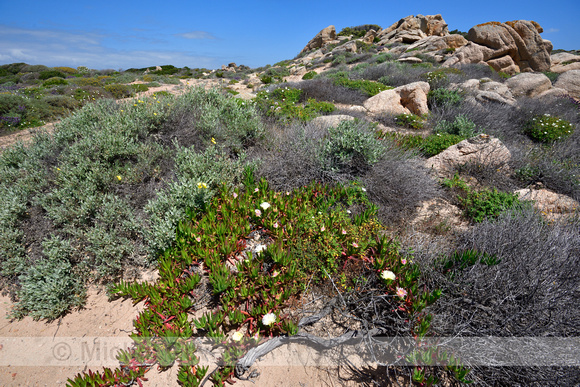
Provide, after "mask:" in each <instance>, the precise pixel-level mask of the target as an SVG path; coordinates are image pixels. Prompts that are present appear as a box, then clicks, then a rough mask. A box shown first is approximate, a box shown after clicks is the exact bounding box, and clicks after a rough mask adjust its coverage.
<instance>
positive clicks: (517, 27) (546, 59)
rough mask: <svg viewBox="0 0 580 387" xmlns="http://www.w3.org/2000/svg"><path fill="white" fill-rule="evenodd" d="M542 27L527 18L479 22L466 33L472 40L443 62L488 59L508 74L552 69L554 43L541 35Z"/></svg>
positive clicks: (455, 62)
mask: <svg viewBox="0 0 580 387" xmlns="http://www.w3.org/2000/svg"><path fill="white" fill-rule="evenodd" d="M540 31H543V29H542V27H541V26H540V25H539V24H538V23H536V22H534V21H528V20H516V21H510V22H506V23H499V22H489V23H484V24H479V25H477V26H474V27H472V28H471V29H470V30H469V32H468V33H467V39H468V40H469V41H470V43H468V44H467V45H465V46H463V47H461V48H460V49H458V50H457V51H456V52H455V54H454V55H453V56H452V57H451V58H449V59H447V60H446V61H445V63H444V65H445V66H453V65H455V64H463V63H481V62H486V63H487V64H489V65H490V66H492V67H493V68H494V69H495V70H496V71H503V72H506V73H508V74H515V73H517V72H530V71H538V72H543V71H549V69H550V67H551V58H550V52H551V51H552V43H551V42H550V41H549V40H545V39H542V37H541V36H540ZM507 57H509V58H510V59H511V60H510V59H508V58H507Z"/></svg>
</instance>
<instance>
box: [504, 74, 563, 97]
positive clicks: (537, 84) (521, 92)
mask: <svg viewBox="0 0 580 387" xmlns="http://www.w3.org/2000/svg"><path fill="white" fill-rule="evenodd" d="M505 85H506V86H507V87H508V88H509V89H510V90H511V92H512V94H513V95H514V96H515V97H521V96H526V97H535V96H537V95H539V94H541V93H543V92H544V91H546V90H549V89H551V88H552V82H551V81H550V79H549V78H548V77H547V76H545V75H544V74H533V73H522V74H518V75H515V76H513V77H511V78H509V79H508V80H506V81H505Z"/></svg>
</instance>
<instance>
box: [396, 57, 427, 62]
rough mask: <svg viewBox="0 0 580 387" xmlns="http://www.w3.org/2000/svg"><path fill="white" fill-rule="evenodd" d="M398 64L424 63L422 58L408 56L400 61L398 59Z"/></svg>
mask: <svg viewBox="0 0 580 387" xmlns="http://www.w3.org/2000/svg"><path fill="white" fill-rule="evenodd" d="M397 62H401V63H423V61H422V60H421V59H420V58H417V57H414V56H407V57H403V58H399V59H397Z"/></svg>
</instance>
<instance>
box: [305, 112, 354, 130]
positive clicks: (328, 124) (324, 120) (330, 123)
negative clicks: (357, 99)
mask: <svg viewBox="0 0 580 387" xmlns="http://www.w3.org/2000/svg"><path fill="white" fill-rule="evenodd" d="M352 120H354V117H352V116H347V115H346V114H337V115H334V116H320V117H316V118H315V119H313V120H312V121H310V124H311V125H314V126H316V127H317V128H320V129H327V128H332V127H337V126H338V125H339V124H340V123H341V122H342V121H352Z"/></svg>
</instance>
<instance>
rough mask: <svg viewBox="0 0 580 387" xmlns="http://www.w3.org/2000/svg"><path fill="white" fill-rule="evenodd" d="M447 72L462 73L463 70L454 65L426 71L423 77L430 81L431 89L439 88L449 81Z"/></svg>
mask: <svg viewBox="0 0 580 387" xmlns="http://www.w3.org/2000/svg"><path fill="white" fill-rule="evenodd" d="M420 64H422V63H420ZM447 74H462V71H461V70H459V69H456V68H453V67H444V68H439V69H437V70H433V71H429V72H427V73H424V74H422V75H421V78H422V79H424V80H425V81H427V82H429V86H431V89H437V88H439V87H441V86H443V85H444V84H446V83H447Z"/></svg>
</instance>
